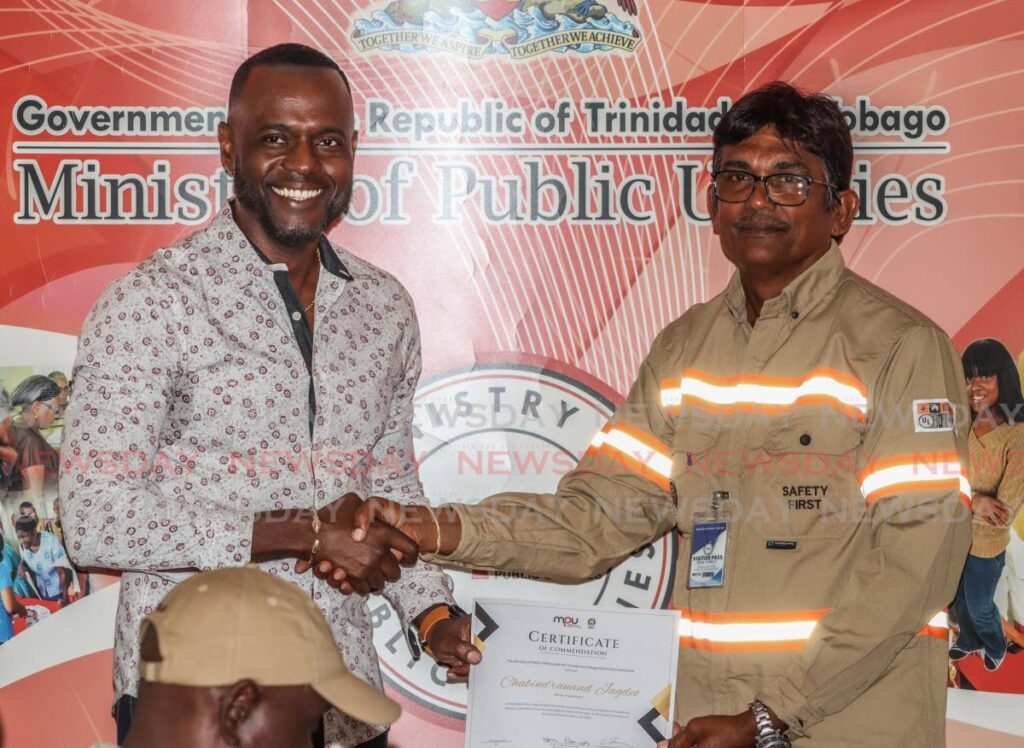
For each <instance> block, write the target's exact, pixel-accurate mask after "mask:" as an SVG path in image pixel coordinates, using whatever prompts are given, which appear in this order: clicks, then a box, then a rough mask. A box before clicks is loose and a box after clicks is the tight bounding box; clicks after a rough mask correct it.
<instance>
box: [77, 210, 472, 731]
mask: <svg viewBox="0 0 1024 748" xmlns="http://www.w3.org/2000/svg"><path fill="white" fill-rule="evenodd" d="M322 247H323V248H328V249H330V250H331V251H333V252H334V253H335V254H336V256H337V259H338V261H339V262H340V266H341V268H342V269H343V270H344V272H341V273H339V272H321V273H320V279H319V282H318V285H317V289H316V298H315V319H316V322H315V327H314V329H313V335H312V346H313V360H312V381H313V389H314V393H313V394H314V395H315V401H316V413H315V415H314V418H313V421H312V424H313V428H312V436H311V435H310V419H309V408H310V400H311V397H310V391H309V381H310V373H309V371H308V370H307V367H306V364H305V361H304V359H303V355H302V352H301V351H300V349H299V346H298V343H297V341H296V336H295V332H294V329H293V325H292V322H293V320H292V318H291V315H290V312H289V310H288V309H287V307H286V305H285V304H284V303H283V299H282V294H281V292H280V291H279V289H278V287H277V286H276V285H275V280H274V274H275V267H274V266H272V265H267V264H266V263H265V262H264V261H263V260H261V258H260V255H259V254H258V253H257V251H256V250H255V248H254V247H253V246H252V245H251V244H250V243H249V242H248V241H247V240H246V238H245V236H244V235H243V233H242V231H241V230H240V229H239V228H238V225H237V224H236V223H235V222H234V220H233V219H232V216H231V211H230V208H229V207H225V209H224V210H223V211H222V212H221V213H220V215H219V216H218V217H217V218H216V219H214V220H213V221H212V222H211V223H210V225H209V226H208V227H207V228H205V229H203V230H201V231H198V232H196V233H194V234H192V235H190V236H189V237H187V238H186V239H185V240H184V241H182V242H181V243H180V244H179V245H176V246H174V247H171V248H169V249H163V250H160V251H158V252H156V253H155V254H154V255H152V256H151V257H149V258H148V259H146V260H145V261H143V262H142V263H141V264H140V265H139V266H138V267H137V268H136V269H135V270H133V271H132V272H130V273H129V274H128V275H126V276H125V277H123V278H121V279H120V280H117V281H115V282H114V283H113V284H111V286H110V287H109V288H107V289H106V291H105V292H104V293H103V294H102V296H101V297H100V298H99V300H98V301H97V302H96V304H95V306H94V307H93V309H92V311H91V313H90V314H89V316H88V318H87V319H86V321H85V323H84V324H83V325H82V332H81V336H80V338H79V342H78V357H77V360H76V362H75V369H74V379H75V394H74V397H73V398H72V400H71V403H70V404H69V407H68V411H67V416H66V418H65V432H66V433H65V436H64V442H63V448H62V460H63V464H62V466H61V482H60V488H61V501H62V506H61V513H62V515H63V518H64V526H65V534H66V542H67V544H68V550H69V552H70V554H71V556H72V558H73V559H74V560H75V562H76V563H78V564H79V565H81V566H99V567H107V568H112V569H121V570H123V571H124V574H123V576H122V581H121V593H120V594H121V597H120V602H119V606H118V614H117V623H116V631H115V661H114V685H115V691H116V693H117V695H118V696H120V695H122V694H135V693H136V689H137V677H138V675H137V674H138V630H139V623H140V622H141V620H142V618H143V617H144V616H146V615H148V614H149V613H150V612H151V611H152V610H153V608H154V607H155V606H156V604H157V603H158V602H159V601H160V599H161V598H162V597H163V596H164V595H165V594H166V593H167V591H168V590H169V589H170V588H171V587H172V586H173V585H175V584H176V583H178V582H180V581H181V580H183V579H185V578H186V577H188V576H189V575H190V574H192V573H194V572H192V571H182V569H200V570H205V569H213V568H217V567H222V566H233V565H241V564H245V563H248V562H249V561H250V557H251V546H250V542H251V538H252V525H253V519H254V514H255V513H257V512H262V511H268V510H274V509H285V510H286V509H308V508H311V507H314V506H317V507H320V506H324V505H326V504H328V503H330V502H331V501H333V500H335V499H337V498H338V497H339V496H341V495H343V494H345V493H347V492H349V491H354V492H356V493H358V494H359V495H360V496H368V495H370V494H374V495H378V496H386V497H389V498H393V499H395V500H397V501H401V502H423V501H424V499H423V490H422V487H421V485H420V481H419V477H418V474H417V469H416V462H415V457H414V454H413V445H412V433H411V430H412V415H413V395H414V392H415V388H416V381H417V379H418V377H419V373H420V363H421V359H420V341H419V330H418V327H417V323H416V317H415V312H414V310H413V304H412V300H411V299H410V298H409V295H408V294H407V292H406V291H405V289H404V288H402V286H401V285H400V284H399V283H398V281H397V280H395V278H393V277H392V276H390V275H388V274H387V273H385V272H383V271H381V270H379V269H377V268H375V267H374V266H372V265H370V264H369V263H367V262H365V261H364V260H361V259H359V258H357V257H355V256H353V255H351V254H350V253H348V252H346V251H345V250H343V249H341V248H338V247H335V246H333V245H331V244H330V243H327V242H324V243H323V244H322ZM330 260H331V261H330V262H328V263H325V265H334V263H333V258H330ZM334 267H337V265H334ZM323 269H324V267H322V268H321V270H323ZM328 269H330V268H328ZM346 276H347V277H346ZM261 566H262V568H264V569H266V570H267V571H269V572H270V573H272V574H277V575H279V576H281V577H283V578H286V579H289V580H291V581H292V582H294V583H295V584H297V585H299V586H300V587H302V588H303V589H306V590H308V591H309V593H310V594H311V595H312V596H313V598H314V599H315V600H316V602H317V603H318V605H319V607H320V609H321V610H322V611H323V613H324V615H325V616H326V617H327V620H328V622H329V623H330V625H331V628H332V630H333V631H334V636H335V639H336V640H337V642H338V646H339V647H340V648H341V650H342V652H343V654H344V657H345V661H346V663H347V664H348V666H349V668H350V669H351V670H352V671H353V672H355V673H356V674H357V675H359V676H360V677H362V678H363V679H365V680H367V681H369V682H371V683H373V684H375V685H377V686H378V687H380V685H381V675H380V669H379V666H378V663H377V657H376V652H375V651H374V648H373V641H372V637H373V626H372V623H371V620H370V615H369V608H368V606H367V601H366V598H365V597H363V596H359V595H351V596H343V595H341V594H340V593H338V592H336V591H334V590H332V589H331V588H330V587H328V586H327V585H326V584H325V583H323V582H321V581H320V580H317V579H315V578H314V577H313V576H312V575H311V574H308V573H307V574H304V575H298V574H296V573H295V571H294V562H293V561H292V560H281V561H273V562H267V563H263V564H261ZM384 594H385V597H387V599H388V600H389V601H390V602H391V604H392V605H393V606H394V608H395V610H396V611H397V613H398V615H399V616H400V617H401V618H402V619H403V622H404V623H405V625H406V626H408V625H409V624H410V622H411V621H412V620H413V619H414V618H415V617H416V616H417V615H419V614H420V613H421V612H422V611H424V610H425V609H427V608H428V607H430V606H432V605H435V604H438V603H452V602H454V601H453V598H452V596H451V581H450V579H449V578H448V577H447V576H446V575H445V574H444V573H443V572H442V571H441V570H440V569H438V568H437V567H435V566H431V565H429V564H425V563H420V564H418V565H417V566H416V567H414V568H412V569H404V570H403V573H402V578H401V580H400V581H398V582H395V583H392V584H389V585H388V587H387V588H386V589H385V592H384ZM325 722H326V733H327V734H326V737H327V741H328V744H329V745H331V746H349V745H355V744H358V743H360V742H362V741H365V740H368V739H369V738H371V737H373V736H374V735H376V734H379V733H380V732H381V730H382V728H380V727H376V726H371V725H364V724H362V723H359V722H356V721H354V720H351V719H349V718H347V717H345V716H344V715H342V714H340V713H338V712H336V711H331V712H328V714H327V716H326V718H325Z"/></svg>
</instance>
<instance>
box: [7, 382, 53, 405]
mask: <svg viewBox="0 0 1024 748" xmlns="http://www.w3.org/2000/svg"><path fill="white" fill-rule="evenodd" d="M59 394H60V385H58V384H57V383H56V382H54V381H53V380H52V379H50V378H49V377H44V376H43V375H42V374H33V375H32V376H30V377H28V378H26V379H25V380H24V381H22V383H21V384H19V385H18V386H17V387H15V388H14V393H13V394H12V395H11V404H12V405H14V406H15V407H17V406H21V407H22V408H24V407H26V406H29V405H31V404H32V403H38V402H42V401H44V400H52V399H53V398H55V397H57V396H58V395H59Z"/></svg>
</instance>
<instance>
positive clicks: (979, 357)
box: [949, 338, 1024, 693]
mask: <svg viewBox="0 0 1024 748" xmlns="http://www.w3.org/2000/svg"><path fill="white" fill-rule="evenodd" d="M963 365H964V376H965V377H966V384H967V395H968V401H969V403H970V407H971V431H970V434H969V435H968V448H969V450H970V458H971V491H972V494H973V495H972V499H971V507H972V512H973V514H974V518H973V522H972V525H971V529H972V536H973V537H972V544H971V552H970V554H969V555H968V557H967V563H966V565H965V567H964V571H963V575H962V577H961V579H960V585H959V588H958V589H957V594H956V599H955V600H954V601H953V605H952V606H951V608H950V617H951V622H952V623H953V625H954V631H955V636H954V638H953V643H952V646H951V647H950V651H949V659H950V662H951V663H952V665H951V668H950V676H951V679H952V682H953V684H954V685H955V686H957V687H960V688H970V689H980V690H997V691H1009V692H1017V693H1024V658H1021V657H1015V656H1014V655H1017V654H1018V653H1020V652H1021V649H1022V646H1021V645H1022V644H1024V589H1022V587H1024V584H1022V579H1021V576H1022V572H1024V554H1022V553H1021V551H1022V548H1024V540H1022V538H1021V535H1020V534H1019V532H1018V529H1019V528H1017V527H1016V524H1017V522H1016V521H1017V520H1018V519H1019V518H1020V516H1021V511H1020V510H1021V507H1022V506H1024V392H1022V390H1021V381H1020V375H1019V372H1018V371H1017V366H1016V363H1015V362H1014V358H1013V356H1012V355H1011V354H1010V352H1009V351H1008V350H1007V349H1006V346H1005V345H1003V344H1002V343H1001V342H1000V341H998V340H993V339H991V338H986V339H982V340H976V341H974V342H973V343H971V344H970V345H969V346H967V348H966V349H965V350H964V352H963ZM979 665H980V667H979ZM997 671H998V672H997Z"/></svg>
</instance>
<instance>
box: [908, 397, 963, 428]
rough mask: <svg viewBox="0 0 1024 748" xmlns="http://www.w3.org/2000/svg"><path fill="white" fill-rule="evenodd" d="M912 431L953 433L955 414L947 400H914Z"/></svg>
mask: <svg viewBox="0 0 1024 748" xmlns="http://www.w3.org/2000/svg"><path fill="white" fill-rule="evenodd" d="M913 408H914V431H915V432H917V433H921V432H922V431H953V429H954V428H955V427H956V413H955V411H954V409H953V403H951V402H950V401H949V400H914V404H913Z"/></svg>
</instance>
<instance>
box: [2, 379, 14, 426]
mask: <svg viewBox="0 0 1024 748" xmlns="http://www.w3.org/2000/svg"><path fill="white" fill-rule="evenodd" d="M10 414H11V396H10V394H8V392H7V388H6V387H4V386H3V385H2V384H0V421H2V420H3V419H5V418H7V416H9V415H10Z"/></svg>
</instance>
